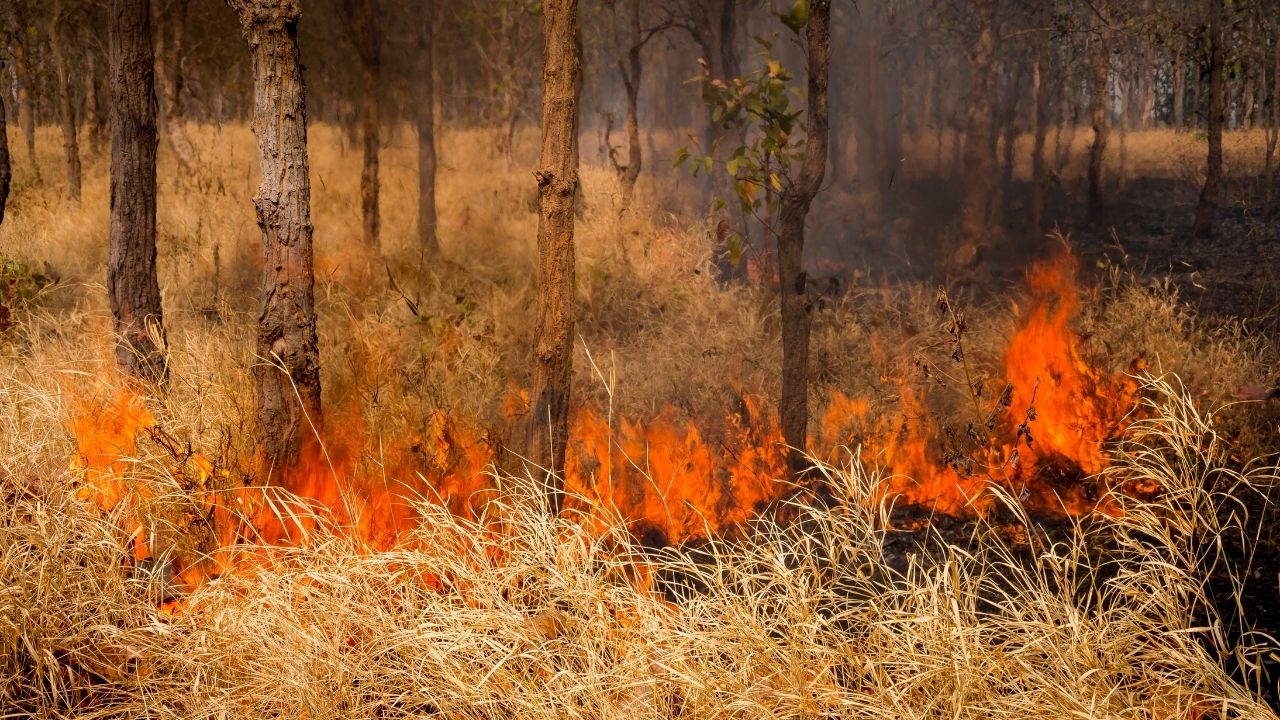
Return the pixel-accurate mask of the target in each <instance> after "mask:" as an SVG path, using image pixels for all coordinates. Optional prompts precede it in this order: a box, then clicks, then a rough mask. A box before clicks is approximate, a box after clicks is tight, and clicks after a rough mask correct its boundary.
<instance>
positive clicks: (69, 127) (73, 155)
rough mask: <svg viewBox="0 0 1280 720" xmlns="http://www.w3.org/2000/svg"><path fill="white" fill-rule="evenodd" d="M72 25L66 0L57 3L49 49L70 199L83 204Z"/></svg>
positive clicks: (58, 0)
mask: <svg viewBox="0 0 1280 720" xmlns="http://www.w3.org/2000/svg"><path fill="white" fill-rule="evenodd" d="M69 22H70V18H69V17H68V13H67V11H66V6H65V5H64V4H63V2H62V0H54V5H53V28H52V32H50V33H49V36H50V38H49V48H50V50H51V52H52V53H53V63H54V66H55V67H56V68H57V72H58V120H59V124H60V125H61V127H62V149H63V153H64V155H65V157H66V170H67V197H68V198H69V199H70V200H71V202H72V203H76V204H78V203H79V202H80V140H79V137H78V136H79V129H80V128H79V121H78V119H77V117H76V104H75V93H74V91H73V89H72V87H71V64H70V60H69V59H68V58H67V49H66V32H65V28H64V26H65V25H66V24H67V23H69Z"/></svg>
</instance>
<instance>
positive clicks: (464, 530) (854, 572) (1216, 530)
mask: <svg viewBox="0 0 1280 720" xmlns="http://www.w3.org/2000/svg"><path fill="white" fill-rule="evenodd" d="M1149 389H1150V390H1151V391H1152V392H1151V393H1150V394H1151V396H1153V397H1157V398H1158V400H1156V401H1154V402H1153V403H1152V404H1151V405H1150V406H1149V413H1148V419H1145V420H1141V421H1138V422H1137V423H1136V424H1135V425H1134V426H1133V428H1132V432H1131V435H1130V440H1129V441H1128V442H1126V443H1125V445H1124V446H1123V447H1121V448H1119V449H1118V450H1117V451H1116V453H1115V455H1114V456H1113V463H1112V465H1111V466H1110V468H1109V470H1108V471H1107V474H1108V476H1110V478H1111V479H1112V480H1113V481H1114V482H1117V483H1127V482H1132V481H1135V480H1140V481H1146V482H1151V483H1155V484H1158V485H1159V486H1160V487H1162V488H1163V489H1164V491H1163V492H1162V493H1161V494H1159V496H1158V497H1156V498H1154V499H1151V500H1148V501H1142V502H1138V501H1133V500H1129V499H1126V498H1123V497H1117V498H1116V502H1118V503H1120V504H1121V505H1122V510H1123V512H1122V513H1121V514H1120V515H1119V516H1118V517H1109V516H1099V517H1095V518H1093V519H1092V520H1091V521H1089V522H1085V523H1080V524H1077V525H1075V526H1074V529H1073V530H1072V532H1071V533H1069V535H1068V536H1067V537H1065V538H1061V539H1058V540H1056V541H1054V540H1053V539H1051V538H1049V537H1047V536H1045V535H1042V534H1040V533H1039V531H1038V530H1037V529H1036V528H1037V526H1036V525H1035V523H1034V522H1031V521H1029V520H1027V522H1026V528H1027V539H1026V543H1027V544H1028V545H1029V547H1030V548H1031V552H1027V551H1026V548H1025V547H1014V546H1013V545H1011V544H1009V542H1008V541H1006V540H1004V539H1002V538H1004V537H1005V536H1004V534H1002V533H999V532H996V531H995V528H993V527H992V526H986V525H981V526H980V527H981V528H982V531H981V532H980V534H979V537H978V538H977V539H976V546H971V548H972V547H976V548H977V549H976V550H975V549H964V548H961V547H959V546H957V545H954V544H951V543H948V542H945V541H944V540H942V539H940V538H939V539H937V540H936V541H934V542H932V543H929V544H927V545H924V546H922V547H921V548H920V553H919V554H918V555H916V556H915V557H913V558H912V559H911V560H910V562H909V563H908V564H907V565H906V567H902V568H898V567H894V566H893V565H892V564H891V563H889V562H888V561H886V558H885V556H884V553H883V545H882V540H883V538H884V536H885V534H886V533H888V532H892V531H889V530H886V524H887V523H886V517H885V507H884V506H883V505H880V504H878V503H877V502H876V498H877V497H882V496H883V493H882V491H881V487H880V486H881V484H882V483H883V482H884V481H885V478H884V477H883V476H881V475H878V474H876V473H874V472H869V471H868V470H867V469H866V468H865V467H864V466H863V465H862V464H861V463H859V462H858V461H857V460H856V459H854V460H851V461H849V462H847V463H846V464H845V465H844V466H842V467H830V466H826V467H824V468H823V473H824V475H825V477H826V479H827V480H826V481H827V483H829V487H830V490H831V492H832V494H833V495H834V497H835V498H836V499H837V500H838V502H836V503H835V504H833V505H830V506H826V505H816V504H813V503H809V502H804V501H797V502H796V504H795V506H794V511H795V514H796V519H795V521H794V522H792V523H788V524H786V525H779V524H776V523H773V522H770V521H767V520H762V521H758V522H756V523H755V524H754V525H753V526H752V528H751V531H750V532H749V533H748V534H747V535H746V536H745V537H744V538H742V539H741V540H739V541H737V542H734V543H724V542H713V543H711V544H710V545H707V546H704V547H702V548H701V549H700V550H699V551H697V552H691V551H686V550H681V549H678V548H668V549H666V550H664V551H662V552H658V553H655V552H653V551H650V550H647V549H645V548H643V547H640V546H638V545H636V544H635V543H634V542H633V541H632V540H631V535H630V533H628V532H627V531H625V529H624V527H623V525H622V524H620V523H619V524H616V525H615V526H613V528H612V529H611V530H608V531H605V532H599V531H588V530H587V526H586V525H584V524H583V523H580V522H577V521H575V520H574V519H573V518H572V517H568V518H561V519H554V518H550V517H547V516H546V515H545V514H544V513H542V512H541V511H540V509H539V508H540V503H539V502H536V501H535V500H534V499H533V498H532V497H531V496H530V493H529V489H530V488H529V486H528V485H526V484H523V483H521V482H519V481H516V480H513V479H504V480H503V482H502V483H501V485H502V486H503V487H504V492H503V494H502V496H501V500H500V501H498V502H495V503H493V504H491V505H490V506H489V512H490V513H491V515H490V516H489V517H487V518H483V519H481V520H477V521H469V520H465V519H462V518H459V517H458V516H457V515H455V514H453V513H450V512H448V511H447V510H445V509H443V508H441V507H440V506H438V505H434V504H427V505H424V506H423V507H422V508H421V512H422V513H423V516H424V517H423V522H421V523H419V524H417V525H416V526H415V527H414V529H413V530H412V531H411V532H410V533H408V534H407V535H405V536H404V537H403V538H402V542H401V544H400V545H399V546H398V547H396V548H393V549H389V550H386V551H377V552H375V551H370V550H369V548H368V547H367V546H365V545H363V544H361V543H360V542H358V541H357V540H355V539H353V538H352V537H350V536H349V535H346V534H344V533H341V532H334V531H331V530H328V529H325V528H324V527H322V526H317V527H316V528H315V529H314V531H313V532H312V533H311V534H310V535H309V537H308V538H307V540H306V541H305V542H302V543H300V544H297V545H294V546H290V547H277V548H271V549H269V550H264V549H263V548H262V547H261V546H256V545H255V546H246V547H244V548H241V551H242V552H244V553H245V554H247V555H249V556H252V557H253V558H256V561H255V562H254V563H252V564H251V565H245V566H244V567H243V568H242V569H241V570H240V571H238V572H231V573H227V574H224V575H222V576H221V577H219V578H217V579H214V580H210V581H208V582H206V583H204V584H203V585H201V586H200V587H198V588H197V589H196V590H195V591H194V592H192V593H191V594H190V596H188V597H187V598H185V599H184V600H183V604H182V607H181V609H180V611H177V612H165V611H164V610H163V609H162V608H160V607H159V605H158V604H157V595H156V587H157V584H158V583H159V582H161V580H159V579H157V578H156V577H154V576H153V575H151V574H148V573H147V572H141V571H140V570H139V568H140V566H139V565H138V564H137V563H136V562H135V561H134V560H133V556H132V553H131V551H130V549H129V547H128V544H127V537H126V533H123V532H122V529H121V527H120V525H119V524H118V523H117V522H115V521H114V520H115V518H112V517H109V516H103V515H101V514H100V513H97V512H95V511H93V510H92V509H91V507H90V506H88V505H86V504H84V503H82V502H79V501H77V500H76V499H75V498H74V496H73V494H72V493H70V492H68V491H67V488H68V487H69V486H70V485H71V484H72V483H71V481H70V478H67V477H65V476H64V477H62V478H61V479H60V480H61V481H60V482H57V483H53V484H52V485H51V486H50V487H47V488H45V489H43V490H36V489H33V487H32V486H31V485H30V483H29V482H27V480H28V477H27V476H25V474H24V473H21V472H13V471H14V470H16V468H9V472H6V473H5V475H4V476H3V480H0V482H2V485H0V487H2V488H3V492H4V494H5V496H6V503H5V505H4V507H5V511H4V515H3V518H0V573H3V580H4V582H3V587H4V588H6V589H5V591H4V593H3V594H0V641H2V642H3V647H5V648H7V650H6V652H5V653H4V654H3V655H0V677H3V678H4V682H3V684H2V685H0V699H3V701H4V703H5V706H6V708H8V710H9V712H10V713H13V712H16V713H18V714H19V715H22V716H34V717H69V716H75V717H138V716H146V717H174V718H179V717H181V718H204V717H209V718H212V717H264V716H267V717H272V716H288V717H308V718H375V717H387V716H440V717H451V718H492V717H533V718H537V717H565V716H584V717H618V716H621V715H626V716H630V717H637V718H650V717H652V718H666V717H673V716H676V715H679V716H681V717H694V718H703V717H708V718H709V717H762V718H763V717H814V716H849V715H855V714H856V715H858V716H860V717H886V718H889V717H892V718H900V717H922V718H923V717H993V716H1009V717H1046V718H1048V717H1053V718H1061V717H1072V716H1079V717H1161V718H1164V717H1168V718H1174V717H1176V718H1187V717H1224V718H1225V717H1241V718H1244V717H1249V718H1254V717H1256V718H1265V717H1272V715H1271V714H1270V710H1269V709H1267V708H1266V707H1265V706H1263V705H1260V704H1259V703H1258V701H1256V700H1255V699H1254V698H1253V696H1252V695H1251V694H1250V693H1249V692H1248V691H1247V690H1246V689H1245V688H1243V687H1241V686H1240V685H1238V684H1236V683H1235V682H1234V681H1233V680H1231V679H1230V678H1229V677H1228V676H1227V675H1226V673H1225V672H1224V670H1223V669H1222V667H1221V666H1220V664H1219V662H1218V659H1217V658H1216V657H1215V656H1214V654H1213V650H1214V648H1218V649H1225V647H1224V645H1223V644H1222V643H1223V641H1224V640H1225V639H1224V638H1221V637H1218V636H1217V635H1216V634H1215V632H1214V631H1213V630H1212V628H1214V627H1219V626H1218V625H1217V624H1216V622H1215V616H1214V614H1213V610H1212V607H1213V606H1212V604H1211V603H1210V602H1209V598H1208V595H1207V592H1206V586H1205V583H1204V579H1203V576H1202V574H1201V568H1203V567H1205V566H1206V563H1207V562H1211V561H1212V560H1213V558H1214V556H1215V554H1216V553H1218V552H1219V548H1221V546H1222V542H1223V540H1224V539H1225V538H1229V537H1230V536H1231V535H1232V534H1233V533H1238V532H1240V529H1241V526H1240V520H1241V519H1240V518H1238V517H1237V518H1234V519H1231V520H1228V521H1225V522H1224V521H1223V520H1222V519H1221V518H1222V515H1221V513H1219V512H1218V509H1219V508H1221V507H1223V506H1224V504H1225V505H1230V504H1231V503H1234V502H1236V501H1237V500H1238V498H1239V497H1241V496H1242V495H1243V494H1247V493H1252V492H1258V491H1259V490H1260V489H1262V488H1265V487H1266V486H1268V485H1270V484H1273V483H1274V482H1275V481H1276V479H1277V478H1276V468H1275V467H1274V466H1271V465H1267V464H1257V465H1252V466H1250V467H1247V468H1245V469H1243V470H1238V469H1233V467H1234V466H1233V463H1231V462H1230V461H1229V460H1228V458H1227V457H1226V455H1225V451H1224V445H1223V444H1222V442H1221V440H1220V439H1219V438H1218V437H1217V436H1216V434H1215V433H1214V431H1213V429H1212V428H1211V421H1210V420H1209V419H1208V418H1207V417H1205V416H1202V415H1200V414H1199V413H1198V412H1197V411H1196V410H1195V407H1194V405H1193V404H1192V402H1191V400H1190V399H1189V398H1187V397H1185V395H1183V394H1181V393H1180V392H1179V391H1177V390H1175V389H1173V388H1172V387H1170V386H1169V385H1167V384H1163V383H1158V384H1155V385H1153V386H1151V388H1149ZM1004 502H1005V503H1006V504H1007V506H1008V509H1010V511H1013V512H1017V508H1018V505H1017V502H1016V500H1015V499H1013V498H1012V497H1009V496H1005V497H1004ZM494 521H497V524H500V526H501V531H495V530H494V526H495V522H494ZM1101 545H1106V546H1108V547H1110V548H1111V550H1110V551H1109V552H1108V553H1106V554H1105V555H1099V554H1098V553H1097V552H1096V548H1097V547H1099V546H1101ZM1245 657H1246V658H1247V657H1248V656H1247V655H1246V656H1245Z"/></svg>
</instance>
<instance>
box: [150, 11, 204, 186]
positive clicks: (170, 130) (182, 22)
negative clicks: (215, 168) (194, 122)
mask: <svg viewBox="0 0 1280 720" xmlns="http://www.w3.org/2000/svg"><path fill="white" fill-rule="evenodd" d="M187 6H188V0H169V2H168V3H161V4H158V5H157V10H159V12H157V13H156V16H155V17H156V23H155V24H156V29H157V32H156V78H157V79H158V80H159V81H160V93H159V95H160V98H161V100H162V101H163V102H164V114H163V115H162V116H161V123H160V126H161V128H163V130H164V137H165V142H166V143H167V144H168V145H169V150H170V151H172V152H173V157H174V159H175V160H177V161H178V174H177V177H190V175H191V173H192V171H193V170H194V169H195V148H194V146H192V144H191V139H190V138H189V137H188V136H187V126H186V113H185V112H183V107H182V90H183V84H184V82H185V80H184V77H183V74H182V55H183V52H185V50H184V47H183V46H184V42H185V39H186V25H187Z"/></svg>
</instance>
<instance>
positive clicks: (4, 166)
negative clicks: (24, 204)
mask: <svg viewBox="0 0 1280 720" xmlns="http://www.w3.org/2000/svg"><path fill="white" fill-rule="evenodd" d="M4 76H5V65H4V58H2V57H0V81H3V78H4ZM6 95H7V93H0V225H3V224H4V209H5V206H6V205H8V203H9V183H10V181H12V179H13V167H12V166H11V165H10V163H9V123H8V118H7V117H6V115H5V107H4V98H5V96H6Z"/></svg>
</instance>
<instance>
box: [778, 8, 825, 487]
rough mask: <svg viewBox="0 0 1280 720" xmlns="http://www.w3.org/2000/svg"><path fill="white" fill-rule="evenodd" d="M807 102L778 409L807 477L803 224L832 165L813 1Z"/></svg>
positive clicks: (787, 208)
mask: <svg viewBox="0 0 1280 720" xmlns="http://www.w3.org/2000/svg"><path fill="white" fill-rule="evenodd" d="M805 35H806V41H807V43H806V47H805V58H806V66H807V69H808V75H809V81H808V97H807V107H806V117H805V146H804V148H805V151H804V160H803V164H802V165H801V167H800V175H799V177H797V178H796V179H795V181H794V182H793V183H792V184H791V185H790V186H788V187H786V188H784V192H783V193H782V209H781V212H780V213H779V215H778V282H779V285H780V287H779V290H780V293H781V296H782V398H781V403H780V407H779V414H780V420H781V424H782V437H783V439H784V440H785V441H786V443H787V446H788V450H787V463H788V465H789V466H790V469H791V471H792V472H793V473H795V474H800V473H803V472H804V471H805V470H806V469H807V465H808V462H807V461H806V459H805V451H806V447H807V435H808V426H809V310H810V305H809V299H808V294H807V293H806V292H805V284H806V281H807V279H808V278H807V277H806V275H805V272H804V265H803V259H804V222H805V218H806V217H807V216H808V214H809V206H810V204H812V202H813V198H814V196H815V195H817V194H818V189H819V188H821V187H822V178H823V177H824V175H825V174H826V165H827V134H828V132H827V72H828V68H829V66H830V55H831V2H830V0H812V1H811V2H810V4H809V22H808V25H807V27H806V28H805Z"/></svg>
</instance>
